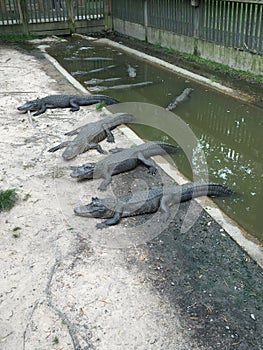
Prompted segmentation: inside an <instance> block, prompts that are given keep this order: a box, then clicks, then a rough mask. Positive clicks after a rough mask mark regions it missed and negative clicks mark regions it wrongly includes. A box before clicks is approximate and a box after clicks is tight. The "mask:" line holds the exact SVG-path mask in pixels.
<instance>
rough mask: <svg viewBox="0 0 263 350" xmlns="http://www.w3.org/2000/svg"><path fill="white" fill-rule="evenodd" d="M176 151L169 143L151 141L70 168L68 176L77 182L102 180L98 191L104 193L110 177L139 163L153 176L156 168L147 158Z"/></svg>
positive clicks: (117, 150)
mask: <svg viewBox="0 0 263 350" xmlns="http://www.w3.org/2000/svg"><path fill="white" fill-rule="evenodd" d="M177 150H178V148H177V147H176V146H173V145H170V144H169V143H165V142H153V141H151V142H145V143H143V144H141V145H139V146H136V147H131V148H127V149H116V150H115V151H116V152H114V153H113V154H110V155H109V156H107V157H106V158H104V159H102V160H101V161H99V162H97V163H85V164H83V165H81V166H77V167H71V169H72V170H73V172H72V173H71V174H70V176H71V177H73V178H76V179H77V180H82V179H99V178H103V179H104V180H103V181H102V183H101V184H100V186H99V190H101V191H105V190H106V188H107V186H108V185H109V184H110V182H111V179H112V175H116V174H120V173H122V172H125V171H129V170H132V169H134V168H136V167H137V166H138V165H139V164H141V163H142V164H144V165H145V166H146V167H148V169H149V172H150V173H151V174H154V173H155V172H156V170H157V168H156V166H155V163H154V162H153V161H152V160H149V159H148V158H150V157H153V156H156V155H165V154H167V153H168V154H170V153H175V152H176V151H177ZM112 151H114V150H112Z"/></svg>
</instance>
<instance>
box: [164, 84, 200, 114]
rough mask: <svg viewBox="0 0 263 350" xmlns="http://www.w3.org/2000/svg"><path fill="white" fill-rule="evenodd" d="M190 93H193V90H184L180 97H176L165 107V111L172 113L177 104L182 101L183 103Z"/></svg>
mask: <svg viewBox="0 0 263 350" xmlns="http://www.w3.org/2000/svg"><path fill="white" fill-rule="evenodd" d="M192 91H194V89H192V88H186V89H184V91H183V92H182V93H181V95H179V96H178V97H176V99H175V101H174V102H172V103H170V104H169V105H168V106H167V107H166V110H167V111H172V110H173V109H175V108H176V107H177V105H178V104H179V103H181V102H183V101H185V100H186V99H187V97H188V96H189V95H190V94H191V92H192Z"/></svg>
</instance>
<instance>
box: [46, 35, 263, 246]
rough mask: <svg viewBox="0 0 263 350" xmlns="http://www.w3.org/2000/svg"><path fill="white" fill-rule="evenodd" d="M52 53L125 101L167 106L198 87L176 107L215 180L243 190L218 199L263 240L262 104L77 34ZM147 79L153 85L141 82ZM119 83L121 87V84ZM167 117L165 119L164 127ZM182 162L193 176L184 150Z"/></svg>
mask: <svg viewBox="0 0 263 350" xmlns="http://www.w3.org/2000/svg"><path fill="white" fill-rule="evenodd" d="M49 53H50V54H51V55H52V56H53V57H55V58H56V59H57V60H58V61H59V62H60V63H61V64H62V65H63V66H64V67H65V68H66V69H67V70H68V71H69V72H70V73H71V74H72V75H73V76H75V78H76V79H78V80H79V81H80V82H81V83H82V84H83V85H84V86H86V87H87V89H89V90H90V91H91V92H92V93H99V94H100V93H101V94H106V95H109V96H111V97H114V98H116V99H118V100H120V101H121V102H135V101H136V102H146V103H151V104H155V105H158V106H162V107H166V106H167V105H168V104H169V103H170V102H172V101H173V100H174V99H175V98H176V97H177V96H178V95H179V94H180V93H181V92H182V91H183V90H184V89H185V88H186V87H191V88H193V89H194V91H193V92H192V94H191V97H190V98H189V99H188V100H187V101H185V102H183V103H182V104H180V105H178V107H177V108H176V109H175V110H174V112H175V113H176V114H177V115H178V116H179V117H180V118H181V119H182V120H183V121H184V122H185V123H187V125H189V127H190V128H191V130H192V131H193V132H194V134H195V135H196V138H197V139H198V140H199V142H200V145H202V149H203V151H204V153H205V156H206V161H207V163H208V170H209V179H210V180H211V181H215V182H219V183H222V184H225V185H228V186H229V187H230V188H232V189H233V190H235V191H236V192H237V193H238V196H235V197H234V198H231V199H220V200H217V201H216V202H217V204H218V205H219V206H221V207H222V209H223V210H224V211H225V212H226V213H227V214H228V215H229V216H231V217H232V218H234V219H235V220H236V221H237V222H238V223H239V225H241V226H243V227H244V228H245V229H246V230H247V231H248V232H249V233H251V234H252V235H254V236H255V237H257V238H258V239H259V240H260V241H261V242H263V228H262V227H263V215H262V208H261V205H262V204H263V185H262V183H263V157H262V154H263V111H262V109H260V108H258V107H255V106H252V105H250V104H248V103H244V102H242V101H239V100H237V99H234V98H232V97H229V96H227V95H224V94H222V93H219V92H217V91H214V90H213V89H209V88H207V87H205V86H203V85H200V84H198V83H196V82H194V81H191V80H190V79H186V78H184V77H181V76H178V75H176V74H175V73H172V72H171V71H169V70H166V69H163V68H160V67H159V66H157V65H154V64H151V63H149V62H146V61H143V60H140V59H139V58H138V57H135V56H132V55H129V54H127V53H125V52H122V51H119V50H117V49H115V48H113V47H110V46H105V45H101V44H98V43H97V44H96V43H94V42H87V41H85V40H76V39H75V40H71V41H69V42H65V43H60V44H56V45H55V46H53V47H51V48H50V50H49ZM128 65H130V66H131V67H132V68H134V69H135V70H136V77H130V76H129V74H128V68H129V67H128ZM95 79H96V80H95ZM145 82H147V85H145V86H139V84H140V83H145ZM128 84H129V85H131V87H130V88H128V87H127V86H126V85H128ZM134 84H136V85H134ZM118 85H121V88H118V87H117V88H116V86H118ZM162 122H163V120H162V118H160V128H162ZM134 129H135V131H136V132H137V133H138V134H139V135H140V136H141V137H142V138H144V139H147V140H160V139H162V140H164V139H165V140H167V138H166V137H165V136H164V135H163V134H162V133H160V132H159V131H158V130H156V129H152V128H149V127H143V126H139V127H134ZM168 141H171V140H169V139H168ZM176 164H177V166H178V168H179V169H180V171H182V172H183V173H184V174H185V175H186V176H187V177H188V178H189V179H191V178H192V170H191V167H190V166H189V162H188V161H187V159H186V157H184V155H183V154H179V156H177V159H176Z"/></svg>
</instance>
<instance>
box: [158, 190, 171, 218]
mask: <svg viewBox="0 0 263 350" xmlns="http://www.w3.org/2000/svg"><path fill="white" fill-rule="evenodd" d="M169 201H170V196H169V195H168V196H163V197H162V199H161V203H160V211H161V213H162V215H161V220H162V221H167V220H168V218H169V216H170V209H169V206H168V203H169Z"/></svg>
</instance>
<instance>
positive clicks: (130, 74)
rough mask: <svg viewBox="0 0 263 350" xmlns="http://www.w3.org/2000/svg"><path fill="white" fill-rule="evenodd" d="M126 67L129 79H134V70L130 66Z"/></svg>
mask: <svg viewBox="0 0 263 350" xmlns="http://www.w3.org/2000/svg"><path fill="white" fill-rule="evenodd" d="M127 66H128V69H127V71H128V75H129V77H130V78H135V77H136V69H135V68H134V67H132V66H131V65H129V64H128V65H127Z"/></svg>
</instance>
